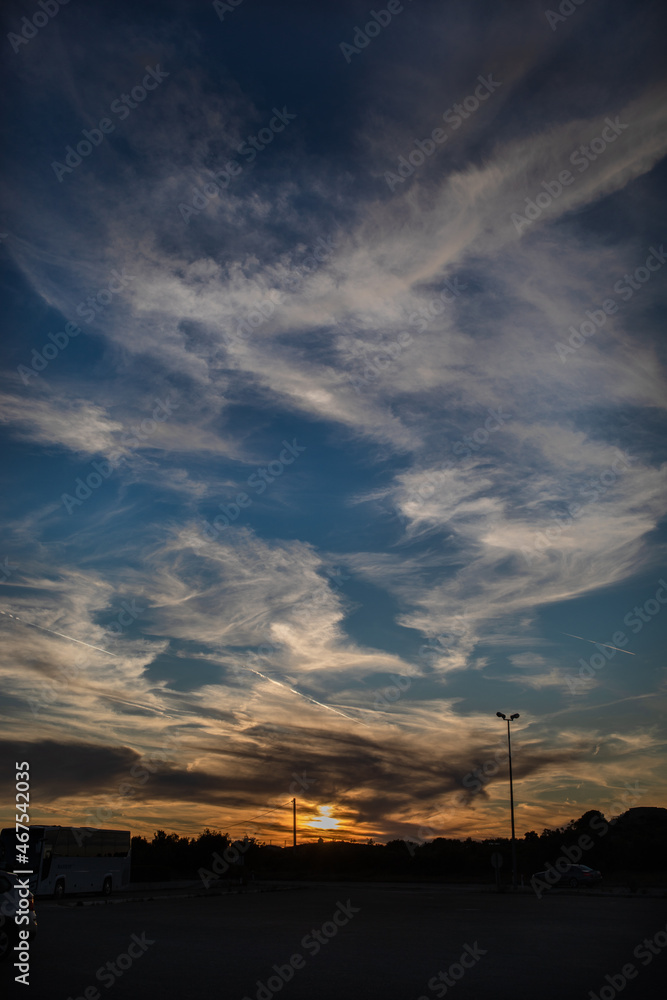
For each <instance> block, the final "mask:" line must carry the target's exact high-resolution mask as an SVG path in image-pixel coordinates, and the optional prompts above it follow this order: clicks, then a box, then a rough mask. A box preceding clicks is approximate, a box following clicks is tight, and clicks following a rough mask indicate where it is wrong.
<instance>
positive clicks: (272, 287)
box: [0, 0, 667, 841]
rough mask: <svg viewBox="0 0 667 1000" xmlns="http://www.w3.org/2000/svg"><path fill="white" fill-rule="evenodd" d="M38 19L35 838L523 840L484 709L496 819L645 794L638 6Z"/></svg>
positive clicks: (21, 369)
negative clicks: (221, 833)
mask: <svg viewBox="0 0 667 1000" xmlns="http://www.w3.org/2000/svg"><path fill="white" fill-rule="evenodd" d="M53 2H54V3H55V0H53ZM47 7H48V10H49V11H51V12H52V13H51V14H49V16H48V20H47V22H46V23H43V22H44V18H45V17H46V14H45V15H44V16H41V15H40V11H41V10H42V8H39V7H38V6H34V7H33V6H31V5H30V4H25V3H20V4H19V3H13V4H9V6H8V8H7V11H6V13H5V15H4V33H5V40H4V45H5V60H4V70H3V73H4V77H5V80H4V82H5V91H6V92H7V93H8V94H9V96H10V100H9V102H8V107H7V111H6V115H5V118H4V125H3V129H4V132H5V135H4V139H5V146H6V148H7V149H8V150H9V156H8V158H7V164H6V170H5V183H4V186H3V204H2V210H1V216H0V221H1V226H0V228H1V229H2V234H3V235H2V237H1V243H0V254H1V261H2V286H3V291H4V293H5V296H4V297H5V303H6V305H5V310H4V321H5V336H4V338H3V343H4V351H3V364H2V385H1V387H0V411H1V416H2V435H3V445H4V454H5V462H4V464H3V479H4V485H5V489H4V490H3V499H2V513H3V518H4V532H3V550H2V552H0V563H1V566H0V580H1V581H2V582H1V587H2V592H1V593H0V611H2V615H0V628H1V629H2V658H1V663H2V667H1V669H2V680H3V683H2V695H1V696H0V701H1V709H0V710H1V711H2V718H3V732H4V741H3V748H4V750H6V754H5V755H3V756H5V757H6V759H7V760H10V761H11V760H12V759H13V755H14V754H16V755H17V759H26V760H31V761H32V770H33V780H34V797H33V803H32V811H33V821H36V822H37V821H40V820H43V821H47V822H59V823H72V824H84V823H85V824H86V825H93V826H104V825H113V826H118V827H129V828H131V829H132V830H133V831H134V832H140V833H151V832H152V831H153V830H154V829H156V828H164V829H170V830H177V831H178V832H181V833H194V832H196V831H198V830H200V829H202V828H203V827H204V826H205V825H208V826H213V827H216V828H222V829H223V830H230V831H232V832H238V833H241V832H243V831H244V830H252V831H253V832H255V833H257V835H259V836H262V837H264V838H266V839H269V838H273V839H276V840H278V841H280V838H281V837H283V836H285V835H286V834H285V831H286V830H287V829H288V827H289V823H290V818H291V817H290V811H289V809H288V807H287V803H288V800H289V799H290V798H291V797H292V796H293V795H296V796H297V798H298V800H299V808H300V815H301V819H302V823H303V836H305V837H307V836H309V835H311V834H312V835H315V834H316V832H317V831H318V829H319V828H320V827H318V819H317V816H318V814H319V810H320V809H322V808H324V809H325V810H327V811H325V813H324V816H325V818H324V820H322V821H321V828H322V829H327V824H328V823H330V822H331V821H330V820H327V819H326V816H329V815H330V816H331V817H332V818H333V821H334V822H335V823H336V824H337V825H336V826H335V827H333V826H332V827H331V830H330V832H331V833H332V835H335V836H352V837H368V836H373V837H376V838H379V839H388V838H391V837H413V838H416V837H419V836H426V835H427V832H428V831H430V832H432V833H433V834H438V835H442V836H473V837H482V836H494V835H496V834H506V833H507V828H508V809H507V805H508V802H507V799H508V795H507V791H508V789H507V774H506V763H505V760H504V757H503V748H504V740H505V727H504V723H502V722H501V720H499V719H497V717H496V714H495V713H496V711H498V710H500V711H504V712H508V713H511V712H519V713H520V719H519V720H518V721H517V722H516V723H515V724H514V736H513V740H514V746H515V751H516V766H515V775H516V788H515V798H516V802H517V828H518V830H519V831H520V832H521V833H523V832H524V831H525V830H529V829H541V828H542V827H544V826H553V825H556V824H560V823H563V822H565V821H567V820H569V819H570V818H572V817H576V816H579V815H581V814H582V813H583V812H584V811H586V810H587V809H589V808H600V809H602V810H603V811H604V812H606V813H607V814H610V813H611V814H613V813H618V812H621V811H623V809H624V808H627V807H628V806H630V805H646V806H649V805H664V802H665V787H666V780H667V775H666V771H665V766H664V746H665V712H664V706H665V668H664V659H663V656H662V653H663V650H664V642H665V621H666V620H667V615H666V614H665V606H667V585H666V584H665V582H664V581H665V579H667V566H666V560H665V519H664V510H665V507H664V496H665V479H666V476H665V469H666V466H665V459H666V455H665V436H664V429H665V391H664V390H665V385H664V360H665V351H664V346H663V344H664V342H663V339H662V338H661V325H662V324H661V320H662V317H663V316H664V306H665V280H664V279H665V273H666V271H665V264H666V263H667V257H666V253H665V251H666V248H667V243H666V240H667V226H666V218H665V202H664V187H665V169H666V168H665V158H664V157H665V152H666V151H667V114H666V112H665V80H664V68H663V63H664V52H663V43H662V39H663V38H664V29H665V14H664V11H663V10H662V9H661V5H659V4H658V3H652V2H640V3H636V4H632V5H630V4H623V3H617V2H604V0H598V2H595V0H588V2H585V3H582V4H580V5H574V4H571V5H570V4H567V3H566V4H562V5H561V7H563V8H564V10H565V11H566V12H567V11H569V10H570V9H571V10H572V12H571V13H559V7H558V6H556V7H554V8H552V9H551V13H549V8H547V7H545V6H543V5H542V4H541V3H537V2H532V0H530V2H529V0H526V2H521V0H519V2H514V3H502V2H501V3H494V4H490V3H488V2H487V3H484V2H480V0H474V2H472V3H470V2H467V3H463V2H460V3H456V2H452V3H449V2H446V3H432V2H428V0H409V2H406V3H404V4H399V3H393V4H392V6H391V7H390V8H388V9H387V7H376V8H369V7H368V6H367V5H365V4H364V3H358V2H342V3H336V4H333V3H330V4H322V5H317V6H313V5H310V4H306V3H297V2H293V3H290V2H286V3H281V4H270V3H262V2H259V0H242V2H241V3H235V4H234V5H231V4H229V5H226V4H217V6H214V5H213V4H211V3H184V2H177V0H172V2H167V3H160V4H151V3H143V4H141V5H139V7H136V6H131V5H126V4H110V3H107V2H102V3H99V4H96V5H95V6H94V8H92V9H91V8H90V7H85V6H82V5H77V3H76V2H74V3H71V4H66V5H63V6H62V7H59V8H58V9H57V10H56V11H55V13H54V12H53V11H54V7H53V3H52V4H48V3H47ZM399 8H400V10H399ZM372 10H375V11H376V12H377V14H378V16H377V18H374V17H373V15H372V13H371V11H372ZM385 11H386V13H385ZM554 12H555V13H554ZM24 18H27V19H28V20H27V21H24V20H22V19H24ZM367 25H370V27H369V28H368V31H366V26H367ZM21 32H23V35H22V34H21ZM3 560H4V562H2V561H3ZM2 566H4V569H2ZM636 609H638V610H636ZM11 616H13V617H11ZM56 633H57V634H56ZM566 633H568V634H566ZM74 640H76V641H74ZM595 642H597V643H603V644H607V645H606V646H596V645H595V644H594V643H595ZM611 646H615V647H617V648H616V650H612V649H610V647H611ZM151 755H152V756H151ZM147 765H149V766H147ZM478 768H482V772H481V773H482V774H483V779H484V780H479V777H480V772H479V771H477V778H474V777H473V778H471V777H470V776H471V775H474V774H475V770H476V769H478ZM304 774H305V775H307V778H303V775H304ZM8 775H9V777H8ZM296 776H301V777H300V778H299V779H298V780H297V777H296ZM10 779H11V774H9V770H7V771H6V774H5V775H3V781H5V782H8V781H10ZM10 821H11V817H10V816H6V817H3V822H4V823H9V822H10ZM309 823H313V824H314V825H312V826H309V825H308V824H309ZM419 831H422V832H421V834H420V833H419ZM428 835H430V833H429V834H428Z"/></svg>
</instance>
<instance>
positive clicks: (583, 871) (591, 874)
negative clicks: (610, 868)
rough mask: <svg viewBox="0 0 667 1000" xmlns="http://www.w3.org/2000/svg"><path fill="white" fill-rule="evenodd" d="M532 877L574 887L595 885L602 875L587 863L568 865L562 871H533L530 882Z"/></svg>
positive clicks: (549, 882) (548, 882)
mask: <svg viewBox="0 0 667 1000" xmlns="http://www.w3.org/2000/svg"><path fill="white" fill-rule="evenodd" d="M533 879H539V880H540V882H546V884H547V885H550V886H555V885H558V886H563V885H569V886H571V887H572V888H573V889H574V888H577V887H578V886H580V885H595V884H596V883H597V882H600V881H601V879H602V875H601V874H600V872H599V871H597V869H595V868H589V867H588V865H568V866H567V868H565V867H564V869H563V871H562V872H560V871H556V869H555V868H550V869H549V870H548V871H544V872H535V874H534V875H531V878H530V880H531V882H532V881H533Z"/></svg>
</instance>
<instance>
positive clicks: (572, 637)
mask: <svg viewBox="0 0 667 1000" xmlns="http://www.w3.org/2000/svg"><path fill="white" fill-rule="evenodd" d="M562 635H569V637H570V639H582V640H583V642H592V643H593V645H594V646H606V647H607V649H616V650H617V651H618V652H619V653H627V654H628V656H636V655H637V654H636V653H631V652H630V650H629V649H619V648H618V646H610V645H609V643H608V642H596V641H595V639H584V637H583V635H572V633H571V632H563V633H562Z"/></svg>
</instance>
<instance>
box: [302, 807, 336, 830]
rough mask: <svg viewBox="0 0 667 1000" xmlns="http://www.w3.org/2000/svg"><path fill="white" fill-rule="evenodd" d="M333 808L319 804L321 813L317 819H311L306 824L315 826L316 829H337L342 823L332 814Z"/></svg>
mask: <svg viewBox="0 0 667 1000" xmlns="http://www.w3.org/2000/svg"><path fill="white" fill-rule="evenodd" d="M332 809H333V806H318V807H317V811H318V813H319V815H318V816H316V817H315V819H311V821H310V822H309V823H306V826H310V827H313V828H315V829H316V830H336V829H337V828H338V826H339V825H340V824H339V822H338V820H337V819H334V818H333V816H332V815H331V810H332Z"/></svg>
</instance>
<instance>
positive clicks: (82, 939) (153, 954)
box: [1, 883, 667, 1000]
mask: <svg viewBox="0 0 667 1000" xmlns="http://www.w3.org/2000/svg"><path fill="white" fill-rule="evenodd" d="M183 892H184V891H183ZM88 902H89V901H86V905H83V901H79V905H77V901H76V900H66V901H65V903H64V904H58V903H55V902H53V901H51V900H46V901H39V900H38V902H37V915H38V921H39V936H38V939H37V941H36V942H35V943H34V945H33V947H32V949H31V952H32V957H31V973H30V987H29V989H27V990H26V989H25V988H24V987H21V992H20V993H19V987H18V986H17V987H16V988H15V992H16V995H22V996H26V997H31V998H33V1000H42V998H44V1000H54V998H62V1000H68V998H72V1000H76V998H79V997H84V998H85V1000H98V998H99V997H107V996H108V997H111V998H113V1000H115V998H118V1000H120V998H124V997H133V998H134V997H136V998H139V997H160V998H172V997H173V998H179V1000H190V998H192V1000H195V998H208V997H215V998H220V1000H243V998H251V1000H271V997H273V996H275V995H277V994H280V996H281V997H284V998H285V1000H341V998H347V997H350V998H360V1000H361V998H364V1000H365V998H378V1000H418V998H422V1000H423V998H427V1000H432V998H434V997H443V996H453V997H455V998H456V1000H465V998H470V1000H486V998H489V1000H490V998H493V1000H504V998H507V1000H509V998H512V1000H524V998H525V1000H538V998H539V1000H563V998H565V997H567V998H570V997H581V998H582V1000H590V991H593V994H594V996H596V997H599V996H600V990H601V989H602V990H603V993H602V998H601V1000H611V997H612V992H611V991H612V990H613V991H614V992H613V995H616V994H617V993H618V992H621V991H622V992H623V996H624V1000H633V998H635V1000H639V998H641V1000H653V998H656V1000H657V998H658V997H662V996H663V995H664V992H663V991H664V982H665V977H666V975H667V949H666V950H665V952H664V953H663V952H662V946H661V944H660V942H662V940H663V937H662V936H661V935H663V936H664V939H665V941H666V942H667V934H665V927H666V924H667V906H665V900H664V899H660V898H648V897H625V898H609V897H607V898H604V897H600V896H589V895H587V894H585V893H583V892H582V893H575V892H572V893H558V892H554V893H552V894H551V895H549V896H545V897H544V898H543V899H539V900H538V899H537V898H536V897H535V896H534V895H533V894H523V895H517V896H513V895H511V894H502V895H498V894H495V893H492V892H481V891H479V890H478V891H472V890H465V889H461V888H454V887H448V886H433V885H429V886H417V885H400V886H399V885H369V884H359V883H347V884H331V885H328V886H324V885H322V884H318V885H310V886H303V887H293V888H287V889H282V891H271V892H243V893H235V892H231V893H226V894H221V895H214V896H202V897H191V896H190V897H188V896H186V895H185V894H183V895H180V896H176V895H173V896H168V895H167V896H162V897H161V898H158V899H153V900H147V899H145V898H144V899H141V900H139V899H137V900H128V899H124V900H122V901H113V902H108V903H102V904H100V903H99V902H96V904H95V905H87V904H88ZM90 902H91V903H92V902H93V901H92V900H91V901H90ZM644 940H646V941H647V942H648V943H649V946H650V947H648V948H647V946H646V945H644V944H642V942H644ZM647 956H648V959H647ZM629 966H632V968H633V969H634V975H629V974H628V973H629ZM624 967H625V972H624V971H623V968H624ZM1 977H2V980H3V981H5V982H6V981H11V980H12V978H13V972H12V971H11V968H10V967H8V966H7V965H5V966H4V967H3V968H2V973H1ZM614 983H615V984H616V987H619V988H618V989H617V988H615V986H614V985H612V984H614ZM605 988H606V992H605Z"/></svg>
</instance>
